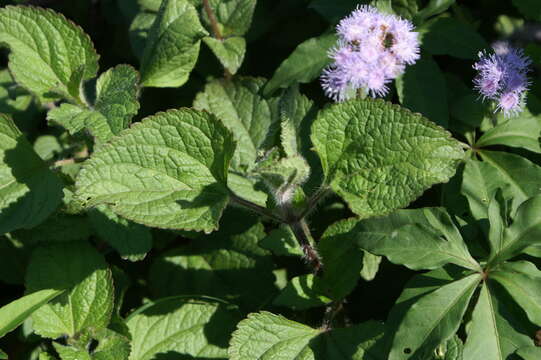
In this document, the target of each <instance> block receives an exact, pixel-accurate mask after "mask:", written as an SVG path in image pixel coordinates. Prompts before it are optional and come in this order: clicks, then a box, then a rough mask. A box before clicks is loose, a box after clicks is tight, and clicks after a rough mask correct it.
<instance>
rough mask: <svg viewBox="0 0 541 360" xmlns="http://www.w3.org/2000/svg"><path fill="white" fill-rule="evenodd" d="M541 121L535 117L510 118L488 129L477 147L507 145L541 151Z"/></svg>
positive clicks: (477, 143) (478, 141)
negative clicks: (540, 140) (540, 139)
mask: <svg viewBox="0 0 541 360" xmlns="http://www.w3.org/2000/svg"><path fill="white" fill-rule="evenodd" d="M540 132H541V123H540V122H539V120H538V119H536V118H533V117H519V118H513V119H510V120H508V121H506V122H504V123H502V124H499V125H498V126H496V127H494V128H492V129H490V130H488V131H487V132H485V133H484V134H483V136H481V138H479V140H477V142H476V144H475V147H477V148H481V147H485V146H490V145H507V146H512V147H520V148H523V149H526V150H530V151H533V152H536V153H541V147H540V146H539V134H540Z"/></svg>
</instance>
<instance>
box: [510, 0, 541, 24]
mask: <svg viewBox="0 0 541 360" xmlns="http://www.w3.org/2000/svg"><path fill="white" fill-rule="evenodd" d="M512 2H513V5H515V7H516V8H517V9H518V10H519V11H520V13H521V14H522V15H524V17H526V18H528V19H530V20H535V21H541V4H540V3H539V2H538V1H536V0H512Z"/></svg>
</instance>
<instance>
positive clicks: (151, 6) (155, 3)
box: [137, 0, 162, 12]
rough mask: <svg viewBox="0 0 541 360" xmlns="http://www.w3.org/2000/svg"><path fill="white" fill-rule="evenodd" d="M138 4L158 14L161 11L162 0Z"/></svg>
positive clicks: (139, 2)
mask: <svg viewBox="0 0 541 360" xmlns="http://www.w3.org/2000/svg"><path fill="white" fill-rule="evenodd" d="M137 3H138V4H139V5H140V6H141V7H143V8H145V9H146V10H149V11H155V12H157V11H158V10H160V5H161V4H162V0H137Z"/></svg>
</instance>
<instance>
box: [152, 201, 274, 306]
mask: <svg viewBox="0 0 541 360" xmlns="http://www.w3.org/2000/svg"><path fill="white" fill-rule="evenodd" d="M256 220H257V218H255V217H252V216H247V214H246V213H244V212H241V211H240V210H236V211H228V212H227V213H226V214H225V215H224V218H223V220H222V221H221V226H220V231H219V232H217V233H215V234H212V235H210V236H205V237H201V238H199V239H197V240H195V241H193V242H191V243H190V244H188V245H186V246H183V247H179V248H176V249H174V250H171V251H168V252H166V253H165V254H164V255H163V256H160V257H158V258H156V260H155V261H154V262H153V264H152V266H151V268H150V274H149V278H150V281H149V283H150V288H151V290H152V291H153V293H154V294H155V296H157V297H163V296H170V295H179V294H194V295H210V296H215V297H219V298H224V299H227V300H228V301H231V302H235V303H238V304H240V305H242V306H243V307H245V308H249V309H252V308H254V307H255V308H257V307H258V306H260V305H262V304H263V303H265V302H267V301H268V300H269V298H271V297H272V296H273V295H274V291H275V289H274V285H273V284H274V280H275V279H274V276H273V274H272V270H273V269H274V266H273V262H272V258H271V257H270V256H269V255H270V254H269V253H268V252H267V251H265V250H264V249H262V248H260V247H259V245H258V242H259V240H261V239H262V238H263V237H264V236H265V232H264V228H263V225H262V224H261V223H258V222H256Z"/></svg>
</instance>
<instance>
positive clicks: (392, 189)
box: [312, 100, 464, 217]
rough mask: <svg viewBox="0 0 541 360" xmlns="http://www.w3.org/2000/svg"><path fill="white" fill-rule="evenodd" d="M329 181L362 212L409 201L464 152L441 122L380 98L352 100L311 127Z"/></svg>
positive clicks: (443, 176) (449, 171) (444, 176)
mask: <svg viewBox="0 0 541 360" xmlns="http://www.w3.org/2000/svg"><path fill="white" fill-rule="evenodd" d="M312 142H313V144H314V147H315V150H316V152H317V153H318V155H319V157H320V159H321V163H322V166H323V171H324V173H325V183H326V184H329V185H330V187H331V188H332V189H333V190H334V191H335V192H336V193H337V194H338V195H340V196H342V198H344V200H346V202H347V203H348V204H349V206H350V207H351V209H352V210H353V211H354V212H355V213H356V214H357V215H360V216H362V217H369V216H375V215H383V214H386V213H389V212H391V211H393V210H395V209H397V208H400V207H405V206H407V205H408V204H409V203H410V202H411V201H413V200H415V199H416V198H417V197H419V196H420V195H421V194H422V193H423V191H424V190H426V189H427V188H429V187H430V186H432V185H433V184H436V183H438V182H446V181H448V179H449V178H450V177H451V176H452V175H453V174H454V173H455V170H456V166H457V165H458V163H459V161H460V160H461V159H462V158H463V156H464V153H463V151H462V149H461V147H460V145H459V143H458V142H457V141H456V140H454V139H453V138H451V136H450V134H449V133H447V132H446V131H445V130H443V129H442V128H440V127H439V126H437V125H435V124H433V123H431V122H429V121H427V120H426V119H425V118H423V117H421V116H420V115H418V114H413V113H411V112H409V111H408V110H405V109H403V108H401V107H399V106H396V105H392V104H389V103H386V102H384V101H381V100H352V101H348V102H344V103H340V104H335V105H332V106H330V107H328V108H327V109H325V110H323V111H320V113H319V115H318V118H317V119H316V121H315V122H314V124H313V126H312Z"/></svg>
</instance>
